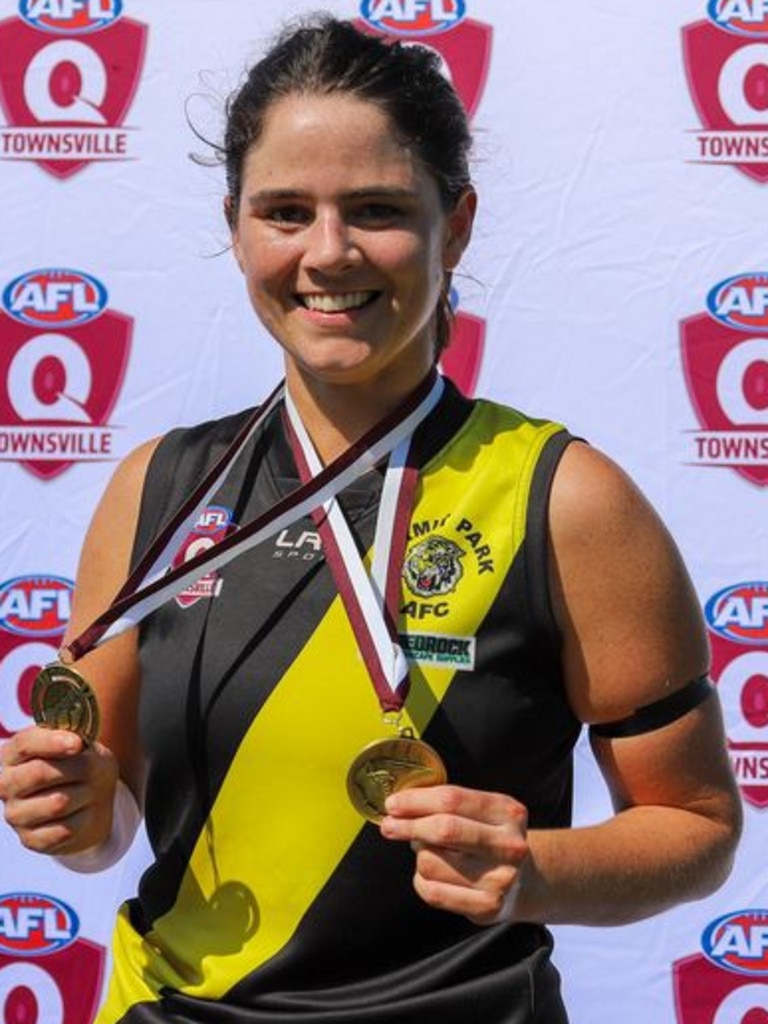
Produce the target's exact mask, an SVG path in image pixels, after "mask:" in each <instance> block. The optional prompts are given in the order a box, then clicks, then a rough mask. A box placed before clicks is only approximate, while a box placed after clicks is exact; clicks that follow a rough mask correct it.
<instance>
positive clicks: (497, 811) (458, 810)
mask: <svg viewBox="0 0 768 1024" xmlns="http://www.w3.org/2000/svg"><path fill="white" fill-rule="evenodd" d="M385 809H386V812H387V814H388V815H390V816H392V817H396V818H421V817H426V816H428V815H432V814H450V815H457V816H458V817H462V818H469V819H474V820H476V821H482V822H486V823H488V824H490V825H504V824H507V823H508V822H509V821H510V820H515V821H518V822H521V821H522V822H523V823H524V822H525V820H526V811H525V807H524V806H523V805H522V804H521V803H519V801H517V800H515V799H514V798H513V797H511V796H509V795H508V794H506V793H487V792H485V791H483V790H477V789H467V788H465V787H463V786H449V785H445V786H419V787H413V788H412V789H403V790H400V792H399V793H394V794H393V795H392V796H390V797H388V798H387V801H386V804H385Z"/></svg>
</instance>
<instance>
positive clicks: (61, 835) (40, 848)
mask: <svg viewBox="0 0 768 1024" xmlns="http://www.w3.org/2000/svg"><path fill="white" fill-rule="evenodd" d="M92 817H93V815H92V813H91V808H90V807H86V808H83V809H81V810H79V811H76V812H75V813H73V814H70V815H68V816H67V817H65V818H60V819H58V820H55V821H47V822H42V823H40V824H38V825H31V826H29V827H27V828H21V829H18V830H17V835H18V837H19V839H20V841H21V843H22V845H23V846H25V847H26V848H27V849H28V850H31V851H33V852H35V853H47V854H63V853H69V852H71V849H72V847H73V844H76V845H77V848H79V849H84V848H87V847H88V846H89V845H92V844H91V843H90V842H89V841H88V840H87V839H86V840H85V846H83V836H84V835H86V836H87V831H88V829H89V827H90V825H91V820H90V819H91V818H92Z"/></svg>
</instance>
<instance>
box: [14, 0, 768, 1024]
mask: <svg viewBox="0 0 768 1024" xmlns="http://www.w3.org/2000/svg"><path fill="white" fill-rule="evenodd" d="M316 6H320V5H319V4H309V3H305V2H296V0H281V2H280V3H277V2H276V0H275V2H271V0H269V2H268V0H264V2H263V3H258V4H257V3H254V2H253V0H162V2H159V0H0V182H1V183H2V192H1V194H2V206H1V208H0V209H1V211H2V212H0V225H1V228H0V498H1V500H2V506H1V507H2V517H3V518H2V531H1V532H0V551H1V552H2V556H3V557H2V563H1V565H2V568H1V569H0V737H8V736H11V735H13V733H14V732H15V731H17V730H18V729H20V728H22V727H24V726H25V725H27V724H28V723H29V722H30V717H29V715H30V686H31V680H32V679H33V677H34V674H35V672H36V670H37V667H38V666H39V665H41V664H43V663H45V662H47V661H49V660H50V659H51V657H52V655H53V653H54V652H55V650H56V647H57V644H58V641H59V639H60V637H61V634H62V631H63V629H64V626H65V624H66V622H67V618H68V615H69V604H70V595H71V589H72V580H73V577H74V574H75V569H76V562H77V556H78V551H79V547H80V544H81V541H82V537H83V533H84V530H85V528H86V526H87V523H88V521H89V519H90V516H91V514H92V512H93V509H94V505H95V503H96V501H97V499H98V497H99V495H100V493H101V491H102V490H103V488H104V486H105V484H106V482H107V479H108V478H109V476H110V474H111V472H112V471H113V469H114V466H115V463H116V462H117V460H119V459H120V458H121V457H122V456H124V455H125V454H127V453H128V452H129V451H130V450H131V449H132V448H133V447H134V446H135V445H136V444H138V443H139V442H141V441H143V440H145V439H147V438H148V437H151V436H153V435H156V434H158V433H162V432H164V431H166V430H168V429H169V428H170V427H172V426H175V425H178V424H182V423H193V422H197V421H200V420H204V419H208V418H210V417H213V416H216V415H220V414H222V413H224V412H229V411H234V410H236V409H239V408H242V407H245V406H247V405H251V404H253V403H254V402H255V401H258V400H260V399H261V398H263V397H265V396H266V395H267V394H268V393H269V391H270V390H271V389H272V387H273V386H274V384H275V383H276V381H277V380H278V379H279V377H280V375H281V366H280V359H279V356H278V352H277V351H276V346H275V344H274V343H273V342H272V341H271V340H270V339H269V338H268V337H267V336H266V335H265V332H264V331H263V330H262V329H261V327H260V326H259V325H258V323H257V322H256V321H255V319H254V317H253V314H252V312H251V310H250V306H249V303H248V301H247V298H246V296H245V292H244V288H243V284H242V279H241V275H240V274H239V273H238V271H237V268H236V266H235V264H234V261H233V260H232V258H231V256H230V254H229V253H228V252H227V251H226V250H227V244H228V242H227V231H226V226H225V221H224V218H223V215H222V198H223V194H224V181H223V173H222V171H221V169H220V168H218V167H215V166H212V165H211V164H210V163H209V164H208V165H206V164H205V163H204V162H203V163H202V164H201V163H200V161H199V160H198V161H195V160H193V159H190V154H191V155H193V156H195V155H196V156H198V157H202V158H207V157H210V156H211V153H212V151H211V149H210V147H209V146H207V145H206V142H205V140H206V139H207V140H213V141H216V140H217V139H218V138H220V135H221V129H222V106H223V102H224V99H225V97H226V96H227V95H228V94H229V93H230V91H231V90H232V89H233V88H235V87H236V86H237V84H238V83H239V81H240V80H241V77H242V74H243V71H244V69H245V68H246V66H247V65H248V64H249V63H250V62H251V61H252V60H253V59H254V58H256V57H257V56H258V55H259V54H260V53H261V52H262V50H263V48H264V46H265V44H266V43H267V41H268V40H269V39H270V38H271V37H272V35H273V34H274V31H275V29H276V27H277V26H278V24H279V23H280V22H281V21H282V20H283V19H285V18H287V17H290V16H291V15H294V14H298V13H301V12H302V11H306V10H309V9H312V8H314V7H316ZM323 6H324V7H325V8H326V9H329V10H331V11H333V12H334V13H336V14H337V15H339V16H341V17H345V18H350V19H354V20H357V21H359V22H361V23H363V24H366V25H367V26H368V28H369V29H370V30H371V31H375V32H380V33H383V34H391V35H393V36H397V37H400V38H406V39H412V40H417V41H419V42H422V43H424V44H425V45H429V46H432V47H434V48H435V49H436V50H437V51H438V52H439V53H440V55H441V57H442V58H443V65H444V69H445V73H446V74H447V75H449V76H450V77H451V78H452V80H453V81H454V83H455V85H456V87H457V89H458V91H459V93H460V95H461V97H462V99H463V101H464V103H465V105H466V107H467V110H468V112H469V114H470V116H471V118H472V123H473V127H474V130H475V136H476V148H475V159H474V173H475V178H476V182H477V186H478V190H479V193H480V201H481V202H480V212H479V220H478V224H477V229H476V233H475V238H474V241H473V246H472V250H471V252H470V254H469V256H468V258H467V259H466V261H465V264H464V267H463V270H462V272H461V273H459V274H458V275H457V276H456V291H455V296H454V298H455V302H456V304H457V310H458V323H457V329H456V335H455V340H454V345H453V346H452V348H451V350H450V352H449V353H448V355H447V356H446V360H445V364H444V368H445V370H446V372H448V373H449V374H451V375H452V376H454V377H455V379H456V380H457V382H458V383H459V384H460V386H461V387H462V388H463V389H464V390H465V391H467V392H468V393H481V394H484V395H486V396H488V397H491V398H494V399H498V400H500V401H503V402H506V403H508V404H511V405H515V406H517V407H519V408H522V409H525V410H526V411H529V412H531V413H533V414H535V415H540V416H549V417H552V418H556V419H559V420H563V421H564V422H566V423H567V424H568V425H569V427H570V429H571V430H572V431H573V432H574V433H576V434H578V435H581V436H584V437H586V438H588V439H589V440H590V441H591V442H592V443H593V444H595V445H597V446H598V447H601V448H602V449H604V450H605V451H607V452H608V453H609V454H610V455H611V456H613V457H614V458H616V459H617V460H618V461H619V462H620V463H621V464H622V465H623V466H624V467H625V468H626V469H627V470H628V471H629V472H630V473H631V475H632V476H633V477H634V478H635V479H636V480H637V482H638V483H639V484H640V486H641V487H642V488H643V490H644V491H645V492H646V494H647V495H648V496H649V498H650V499H651V501H652V502H653V503H654V504H655V505H656V507H657V508H658V509H659V511H660V512H661V514H662V515H663V517H664V518H665V520H666V522H667V524H668V525H669V527H670V529H671V531H672V533H673V534H674V536H675V538H676V540H677V542H678V544H679V545H680V547H681V549H682V551H683V553H684V556H685V558H686V560H687V562H688V564H689V567H690V570H691V573H692V575H693V578H694V582H695V584H696V586H697V589H698V592H699V596H700V599H701V603H702V606H703V608H704V609H705V612H706V617H707V622H708V625H709V629H710V632H711V641H712V650H713V675H714V678H715V680H716V682H717V684H718V687H719V689H720V693H721V695H722V699H723V703H724V707H725V713H726V726H727V732H728V740H729V745H730V749H731V754H732V758H733V764H734V767H735V770H736V773H737V776H738V780H739V783H740V786H741V791H742V794H743V798H744V802H745V807H746V819H747V820H746V834H745V839H744V841H743V844H742V847H741V849H740V851H739V855H738V860H737V865H736V869H735V871H734V873H733V875H732V877H731V879H730V880H729V882H728V883H727V884H726V886H725V887H724V888H723V889H722V890H721V891H720V892H719V893H718V894H717V895H716V896H713V897H711V898H710V899H708V900H705V901H703V902H700V903H696V904H691V905H687V906H684V907H681V908H678V909H676V910H674V911H672V912H669V913H667V914H665V915H663V916H662V917H661V918H657V919H655V920H654V921H650V922H646V923H643V924H640V925H635V926H632V927H623V928H617V929H613V930H611V931H607V930H599V929H586V928H575V927H574V928H559V929H557V941H558V949H557V957H556V960H557V963H558V965H559V966H560V967H561V969H562V971H563V974H564V983H565V992H566V998H567V1001H568V1004H569V1007H570V1012H571V1016H572V1020H573V1024H615V1021H616V1020H617V1019H619V1018H620V1019H621V1020H622V1022H623V1024H648V1022H649V1021H652V1022H662V1024H667V1022H669V1024H674V1022H676V1024H757V1022H758V1021H764V1020H768V862H767V861H766V857H765V849H766V842H765V837H766V827H767V826H768V514H767V512H768V247H766V244H765V230H766V228H765V225H766V222H767V221H768V2H766V0H676V2H675V3H674V4H672V3H664V2H661V0H656V2H652V3H648V2H640V0H635V2H630V3H617V2H616V0H582V2H580V3H574V2H573V0H539V2H537V3H529V2H526V0H362V2H361V0H326V2H325V3H324V4H323ZM632 599H633V595H632V594H631V593H629V594H627V595H626V600H627V601H631V600H632ZM511 756H514V755H513V753H512V754H511ZM608 813H610V808H609V803H608V798H607V795H606V793H605V791H604V787H603V785H602V782H601V780H600V779H599V777H598V776H597V774H596V772H595V769H594V767H593V766H592V763H591V760H590V756H589V753H588V750H587V748H586V746H585V745H582V746H580V747H579V748H578V750H577V790H576V819H577V821H578V822H588V821H595V820H599V819H600V818H602V817H604V816H605V815H606V814H608ZM147 857H148V852H147V848H146V844H145V841H144V839H143V837H142V836H140V837H139V839H138V840H137V842H136V843H135V844H134V848H133V849H132V851H131V853H130V854H129V855H128V857H127V858H126V860H125V861H123V862H122V863H121V864H120V865H118V866H116V867H115V868H113V869H111V870H110V871H108V872H105V873H103V874H101V875H97V876H88V877H79V876H77V877H76V876H73V875H72V874H70V873H68V872H66V871H65V870H63V869H62V868H59V867H58V866H57V865H56V864H54V863H51V862H49V861H48V860H47V859H46V858H43V857H39V856H36V855H33V854H29V853H26V852H24V851H23V850H21V848H20V847H19V845H18V843H17V842H16V839H15V837H14V836H13V834H12V833H11V831H10V830H9V829H7V828H4V829H2V830H0V1021H2V1024H90V1022H91V1020H92V1018H93V1014H94V1012H95V1007H96V1005H97V1003H98V1001H99V998H100V995H101V991H102V986H103V979H104V976H105V973H106V971H107V968H108V963H107V960H108V952H107V949H108V944H109V937H110V933H111V927H112V921H113V911H114V908H115V907H116V906H117V903H118V901H119V900H120V899H122V898H123V897H124V896H125V895H127V894H129V893H130V892H131V891H132V890H133V887H134V885H135V883H136V879H137V877H138V874H139V873H140V871H141V869H142V867H143V865H144V864H145V863H146V860H147Z"/></svg>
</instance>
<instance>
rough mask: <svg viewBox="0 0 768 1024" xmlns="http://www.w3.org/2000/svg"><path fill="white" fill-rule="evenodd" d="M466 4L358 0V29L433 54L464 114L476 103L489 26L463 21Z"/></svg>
mask: <svg viewBox="0 0 768 1024" xmlns="http://www.w3.org/2000/svg"><path fill="white" fill-rule="evenodd" d="M468 13H469V12H468V9H467V4H466V3H465V0H363V2H362V3H361V4H360V19H359V20H358V21H357V22H356V25H357V28H360V29H362V30H363V31H365V32H371V33H373V34H374V35H381V36H384V37H389V38H391V39H393V40H394V39H397V40H399V41H400V42H404V43H409V42H410V43H416V44H418V45H420V46H425V47H427V48H429V49H431V50H434V51H435V52H436V53H437V55H438V56H439V57H440V60H441V63H442V69H443V74H444V75H445V77H446V78H448V79H449V80H450V81H451V82H452V84H453V87H454V89H455V90H456V92H457V93H458V95H459V97H460V98H461V101H462V103H463V104H464V106H465V107H466V110H467V114H468V115H469V117H472V116H473V115H474V113H475V111H476V110H477V108H478V106H479V105H480V100H481V99H482V96H483V92H484V90H485V83H486V80H487V78H488V69H489V67H490V63H491V39H492V35H493V33H492V29H491V26H490V25H485V24H484V23H483V22H480V21H475V20H474V19H473V18H470V17H467V14H468Z"/></svg>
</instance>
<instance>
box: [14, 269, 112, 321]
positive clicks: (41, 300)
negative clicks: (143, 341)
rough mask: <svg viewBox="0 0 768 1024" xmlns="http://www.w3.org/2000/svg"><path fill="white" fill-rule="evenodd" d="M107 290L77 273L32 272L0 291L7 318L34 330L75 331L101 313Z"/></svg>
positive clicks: (90, 278)
mask: <svg viewBox="0 0 768 1024" xmlns="http://www.w3.org/2000/svg"><path fill="white" fill-rule="evenodd" d="M106 305H107V289H106V288H105V287H104V285H103V284H102V283H101V281H97V280H96V278H95V277H91V276H90V274H83V273H82V272H81V271H79V270H31V271H30V272H29V273H27V274H22V275H21V277H17V278H16V279H15V280H14V281H11V283H10V284H9V285H8V286H7V288H6V289H5V290H4V291H3V306H4V308H5V310H6V312H7V313H8V315H9V316H12V317H13V319H14V320H18V321H19V323H22V324H32V325H33V326H35V327H77V325H78V324H83V323H85V322H86V321H88V320H93V319H95V318H96V317H97V316H99V314H101V313H103V312H104V309H105V307H106Z"/></svg>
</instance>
